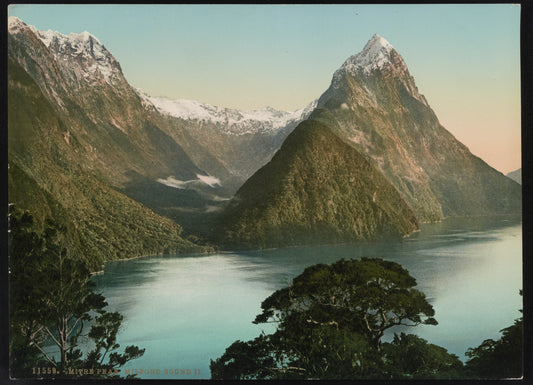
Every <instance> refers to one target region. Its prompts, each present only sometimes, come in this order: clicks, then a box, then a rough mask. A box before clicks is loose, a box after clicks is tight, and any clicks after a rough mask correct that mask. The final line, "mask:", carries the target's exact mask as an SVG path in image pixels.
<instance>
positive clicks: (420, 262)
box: [93, 216, 522, 379]
mask: <svg viewBox="0 0 533 385" xmlns="http://www.w3.org/2000/svg"><path fill="white" fill-rule="evenodd" d="M361 256H366V257H381V258H384V259H387V260H392V261H395V262H398V263H400V264H401V265H402V266H404V267H405V268H406V269H408V270H409V272H410V273H411V275H413V276H414V277H415V278H416V280H417V282H418V286H417V288H418V289H419V290H421V291H423V292H424V293H425V294H426V296H427V297H428V299H429V301H430V302H431V304H432V305H433V307H434V308H435V312H436V314H435V318H436V319H437V321H438V322H439V325H437V326H418V327H415V328H406V330H404V331H405V332H409V333H415V334H418V335H420V336H421V337H423V338H425V339H427V340H428V341H430V342H431V343H434V344H437V345H440V346H443V347H445V348H446V349H448V351H449V352H451V353H454V354H457V355H458V356H459V357H460V358H461V359H464V353H465V351H466V350H467V349H468V348H469V347H475V346H477V345H479V344H480V343H481V342H482V341H483V340H485V339H487V338H494V339H497V338H499V335H500V334H499V330H501V329H502V328H504V327H507V326H509V325H511V324H512V323H513V320H514V319H516V318H518V317H519V316H520V313H519V312H518V309H520V308H521V307H522V298H521V297H520V296H519V290H520V289H521V287H522V225H521V217H509V216H505V217H480V218H454V219H447V220H445V221H443V222H441V223H436V224H426V225H422V228H421V231H420V232H417V233H415V234H413V235H411V236H410V237H408V238H405V239H404V240H402V241H401V242H395V243H375V244H365V245H334V246H320V247H293V248H284V249H275V250H266V251H254V252H238V253H220V254H211V255H185V256H184V255H171V256H154V257H145V258H139V259H132V260H128V261H118V262H111V263H108V264H106V266H105V271H104V273H103V274H100V275H96V276H94V278H93V279H94V282H95V283H96V284H97V288H98V289H99V290H100V291H101V292H102V294H103V295H104V296H105V297H106V299H107V301H108V303H109V310H114V311H119V312H120V313H122V314H123V315H124V322H123V326H122V330H121V332H120V334H119V343H120V344H121V346H122V348H124V347H125V346H127V345H131V344H135V345H138V346H139V347H142V348H146V352H145V354H144V356H143V357H141V358H139V359H137V360H134V361H131V362H129V363H128V364H126V366H125V367H124V368H123V371H122V374H125V370H130V371H133V370H135V369H138V370H141V369H142V370H143V371H144V370H147V369H148V370H150V369H152V370H153V374H150V372H148V374H145V373H144V372H143V374H141V375H139V376H138V377H140V378H146V379H156V378H168V379H200V378H209V377H210V373H209V360H210V359H216V358H217V357H219V356H220V355H221V354H222V353H223V352H224V350H225V349H226V347H228V346H229V345H230V344H231V343H232V342H234V341H235V340H237V339H239V340H242V341H246V340H249V339H252V338H254V337H256V336H257V335H259V333H260V332H261V330H264V331H265V332H266V333H268V332H270V331H272V330H273V326H272V325H271V324H268V325H254V324H252V321H253V319H254V318H255V315H257V314H258V313H259V312H260V303H261V301H262V300H264V299H265V298H266V297H267V296H268V295H270V294H271V293H272V292H273V291H274V290H276V289H279V288H281V287H283V286H285V285H287V284H288V283H289V281H290V280H291V279H292V278H293V277H295V276H296V275H298V274H300V273H301V272H302V271H303V270H304V269H305V267H307V266H310V265H313V264H316V263H332V262H335V261H337V260H339V259H341V258H357V257H361ZM395 331H396V332H399V331H400V330H399V329H396V330H395ZM391 335H392V333H390V334H389V335H388V336H386V337H388V338H390V337H391ZM176 369H178V371H177V373H176ZM158 370H159V374H155V373H158V372H157V371H158ZM171 371H172V372H171Z"/></svg>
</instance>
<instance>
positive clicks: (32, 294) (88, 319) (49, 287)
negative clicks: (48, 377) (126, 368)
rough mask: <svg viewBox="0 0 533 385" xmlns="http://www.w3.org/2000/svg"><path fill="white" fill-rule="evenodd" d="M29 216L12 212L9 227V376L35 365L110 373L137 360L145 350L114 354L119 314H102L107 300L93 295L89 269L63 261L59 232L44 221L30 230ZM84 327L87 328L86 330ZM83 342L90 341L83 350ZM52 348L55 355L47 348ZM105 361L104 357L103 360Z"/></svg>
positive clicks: (58, 372)
mask: <svg viewBox="0 0 533 385" xmlns="http://www.w3.org/2000/svg"><path fill="white" fill-rule="evenodd" d="M32 226H33V217H32V215H31V214H30V213H29V212H27V211H26V212H21V211H19V210H15V209H12V210H11V212H10V229H9V253H10V254H9V256H10V258H9V268H10V282H9V284H10V329H11V340H10V360H11V373H12V376H13V377H17V378H28V377H32V376H34V375H35V374H39V373H34V370H33V368H34V367H36V366H39V365H41V366H42V365H45V366H46V367H51V368H53V374H54V375H55V377H62V376H65V374H67V373H68V369H71V368H74V369H76V368H84V369H85V368H94V369H106V370H107V371H106V372H112V371H113V369H116V368H118V367H120V366H121V365H123V364H124V363H125V362H127V361H129V360H131V359H134V358H137V357H140V356H141V355H142V354H143V353H144V349H139V348H138V347H137V346H128V347H126V349H125V352H124V353H118V352H117V349H118V348H119V347H120V345H119V344H118V343H117V342H116V336H117V333H118V331H119V328H120V324H121V322H122V316H121V315H120V314H119V313H116V312H108V311H106V310H105V307H106V306H107V302H106V301H105V298H104V297H103V296H102V295H101V294H98V293H96V292H95V291H94V284H93V283H92V282H91V281H90V280H89V278H90V270H89V268H88V266H87V264H86V263H85V262H83V261H82V260H81V259H74V258H70V257H67V251H66V249H65V248H63V247H62V231H63V229H62V228H61V227H60V226H58V225H57V224H55V223H54V222H52V221H47V223H46V227H45V229H44V231H43V232H42V233H37V232H35V231H34V230H33V228H32ZM87 327H89V329H88V330H87ZM81 339H84V341H86V342H87V341H92V343H90V344H89V345H87V346H94V347H93V348H90V349H89V350H87V349H84V350H83V351H82V349H81V343H80V342H81ZM46 344H48V346H50V345H55V346H56V347H57V350H58V354H57V355H55V354H53V353H51V352H50V350H49V349H45V345H46ZM106 358H107V359H106Z"/></svg>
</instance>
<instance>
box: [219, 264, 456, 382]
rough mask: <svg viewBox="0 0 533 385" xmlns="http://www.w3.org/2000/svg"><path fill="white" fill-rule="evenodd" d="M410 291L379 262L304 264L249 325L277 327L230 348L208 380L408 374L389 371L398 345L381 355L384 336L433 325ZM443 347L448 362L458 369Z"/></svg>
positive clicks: (404, 277) (403, 275)
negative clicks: (394, 329) (395, 330)
mask: <svg viewBox="0 0 533 385" xmlns="http://www.w3.org/2000/svg"><path fill="white" fill-rule="evenodd" d="M414 286H416V280H415V279H414V278H413V277H412V276H411V275H410V274H409V272H408V271H407V270H405V269H404V268H403V267H402V266H401V265H399V264H397V263H395V262H390V261H385V260H382V259H377V258H361V259H357V260H356V259H352V260H340V261H338V262H336V263H334V264H332V265H324V264H318V265H314V266H311V267H308V268H307V269H305V271H304V272H303V273H302V274H300V275H299V276H297V277H296V278H294V280H293V282H292V284H291V285H290V286H288V287H285V288H282V289H280V290H277V291H276V292H274V293H273V294H272V295H271V296H269V297H268V298H266V299H265V300H264V301H263V303H262V304H261V308H262V312H261V314H259V315H257V317H256V318H255V320H254V323H259V324H260V323H267V322H274V323H277V330H276V331H275V332H274V333H273V334H271V335H265V334H263V335H261V336H259V337H257V338H256V339H254V340H252V341H248V342H242V341H236V342H235V343H233V344H232V345H231V346H230V347H229V348H228V349H227V350H226V352H225V353H224V354H223V355H222V356H221V357H220V358H219V359H217V360H215V361H211V366H210V368H211V373H212V377H213V378H214V379H221V378H223V379H244V378H268V379H273V378H306V379H310V378H322V379H324V378H332V379H333V378H335V379H342V378H345V379H349V378H351V379H353V378H394V377H397V378H403V377H402V376H403V375H404V374H405V373H403V372H402V374H401V375H400V374H399V373H398V372H396V371H394V370H393V369H392V366H391V365H392V363H394V362H395V360H394V355H393V354H392V351H393V349H395V348H396V347H397V345H399V344H394V343H393V344H388V345H386V346H387V349H386V350H385V351H383V344H382V342H381V339H382V337H383V335H384V333H385V331H386V330H388V329H390V328H392V327H395V326H400V325H403V326H416V325H420V324H429V325H435V324H436V323H437V321H436V320H435V319H434V318H433V316H434V313H435V312H434V310H433V307H432V306H431V304H430V303H429V302H428V301H427V300H426V298H425V295H424V294H423V293H422V292H420V291H418V290H416V289H414ZM399 338H400V339H404V338H407V337H399ZM420 340H421V339H420ZM421 341H424V340H421ZM425 343H426V344H427V342H425ZM421 344H422V345H423V343H422V342H421ZM431 349H432V350H433V351H434V350H435V349H434V348H433V346H431ZM441 349H442V351H440V350H439V353H441V355H442V357H444V358H445V359H446V360H448V361H449V362H450V365H462V364H461V362H460V361H459V360H458V359H457V357H456V356H453V355H449V354H448V353H447V352H446V350H445V349H443V348H441ZM387 356H388V359H387ZM439 364H440V363H439ZM435 365H436V364H433V363H430V364H429V368H428V369H427V370H428V372H432V371H434V372H436V371H438V367H436V366H435ZM411 372H412V370H411Z"/></svg>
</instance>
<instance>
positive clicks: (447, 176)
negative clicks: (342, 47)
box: [318, 35, 521, 221]
mask: <svg viewBox="0 0 533 385" xmlns="http://www.w3.org/2000/svg"><path fill="white" fill-rule="evenodd" d="M318 107H321V108H324V109H326V110H327V111H328V112H329V113H330V114H328V116H329V118H328V119H329V120H330V124H333V123H331V121H334V125H335V126H336V127H338V133H339V135H341V136H342V137H343V138H344V139H345V140H346V141H347V142H349V143H351V145H353V146H354V147H355V148H357V149H358V150H359V151H360V152H361V153H363V154H365V155H366V156H368V158H369V159H371V160H372V162H373V163H374V164H375V165H376V166H377V167H378V168H379V169H380V170H381V171H382V172H383V173H384V174H385V175H386V176H387V178H388V179H389V180H390V181H391V182H392V184H393V185H394V186H395V187H396V188H397V189H398V191H400V193H401V194H402V196H403V197H404V198H405V200H406V201H407V202H408V203H409V204H410V205H411V207H413V209H414V210H415V212H416V213H417V215H418V217H419V219H420V220H421V221H436V220H440V219H442V218H443V217H444V216H453V215H459V216H462V215H479V214H489V213H511V212H520V210H521V204H520V201H521V199H520V197H521V191H520V188H519V186H517V185H516V184H514V183H511V182H509V181H508V180H506V179H505V178H503V175H502V174H501V173H499V172H498V171H496V170H494V169H492V168H491V167H489V166H488V165H487V164H486V163H485V162H483V161H482V160H481V159H479V158H477V157H475V156H474V155H472V154H471V153H470V151H469V150H468V148H466V146H464V145H463V144H462V143H460V142H459V141H457V140H456V139H455V138H454V137H453V135H451V134H450V133H449V132H448V131H447V130H446V129H445V128H444V127H442V125H441V124H440V123H439V121H438V119H437V117H436V115H435V113H434V112H433V110H432V109H431V107H430V106H429V104H428V102H427V101H426V99H425V97H424V96H423V95H421V94H420V93H419V92H418V88H417V87H416V84H415V81H414V79H413V77H412V76H411V75H410V73H409V71H408V69H407V66H406V65H405V62H404V61H403V59H402V58H401V56H400V54H399V53H398V52H397V51H396V50H395V49H394V48H393V47H392V46H391V45H390V44H389V43H388V42H387V41H386V40H385V39H384V38H382V37H380V36H378V35H375V36H374V37H372V39H371V40H370V41H369V42H368V43H367V45H366V46H365V47H364V49H363V51H361V52H360V53H359V54H357V55H354V56H352V57H350V58H349V59H348V60H346V62H345V63H344V64H343V65H342V66H341V67H340V68H339V69H338V70H337V71H336V72H335V74H334V75H333V80H332V82H331V85H330V87H329V88H328V90H327V91H326V92H325V93H324V94H323V95H322V96H321V97H320V98H319V101H318Z"/></svg>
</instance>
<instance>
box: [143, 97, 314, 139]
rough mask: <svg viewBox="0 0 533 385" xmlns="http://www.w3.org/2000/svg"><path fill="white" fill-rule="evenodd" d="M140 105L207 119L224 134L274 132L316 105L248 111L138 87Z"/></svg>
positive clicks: (168, 112)
mask: <svg viewBox="0 0 533 385" xmlns="http://www.w3.org/2000/svg"><path fill="white" fill-rule="evenodd" d="M137 93H138V94H139V96H140V98H141V100H142V102H143V105H144V106H145V107H148V108H152V106H153V108H155V109H156V110H157V111H159V112H160V113H161V114H163V115H169V116H173V117H176V118H180V119H184V120H196V121H199V122H210V123H213V124H216V125H218V126H220V128H221V129H222V130H223V131H224V132H226V133H227V134H233V135H245V134H256V133H263V134H265V133H275V132H277V131H279V130H280V129H283V128H285V127H287V126H289V125H291V124H294V125H295V124H298V123H299V122H300V121H302V120H304V119H306V118H307V117H308V116H309V115H310V114H311V112H312V111H313V109H314V108H315V107H316V103H317V101H314V102H312V103H310V104H309V105H307V106H306V107H304V108H302V109H300V110H297V111H294V112H287V111H279V110H276V109H274V108H272V107H265V108H261V109H257V110H251V111H239V110H235V109H231V108H224V107H217V106H213V105H211V104H207V103H200V102H197V101H195V100H186V99H178V100H170V99H166V98H159V97H152V96H149V95H147V94H146V93H144V92H143V91H142V90H140V89H137Z"/></svg>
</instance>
